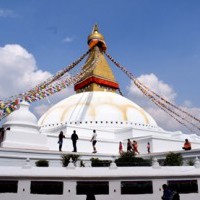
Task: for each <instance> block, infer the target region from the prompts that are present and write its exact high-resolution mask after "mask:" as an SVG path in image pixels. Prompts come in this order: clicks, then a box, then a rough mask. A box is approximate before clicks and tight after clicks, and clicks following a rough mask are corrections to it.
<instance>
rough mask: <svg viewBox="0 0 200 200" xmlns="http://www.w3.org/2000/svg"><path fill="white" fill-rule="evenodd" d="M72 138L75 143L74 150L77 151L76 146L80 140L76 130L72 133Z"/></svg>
mask: <svg viewBox="0 0 200 200" xmlns="http://www.w3.org/2000/svg"><path fill="white" fill-rule="evenodd" d="M71 140H72V144H73V148H74V150H73V152H77V148H76V142H77V140H78V135H77V134H76V131H75V130H74V131H73V133H72V135H71Z"/></svg>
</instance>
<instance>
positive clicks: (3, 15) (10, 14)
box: [0, 9, 16, 18]
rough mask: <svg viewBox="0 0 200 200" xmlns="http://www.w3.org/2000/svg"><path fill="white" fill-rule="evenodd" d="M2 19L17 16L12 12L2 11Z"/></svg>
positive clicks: (0, 13)
mask: <svg viewBox="0 0 200 200" xmlns="http://www.w3.org/2000/svg"><path fill="white" fill-rule="evenodd" d="M0 17H5V18H6V17H16V14H15V13H14V12H13V11H12V10H4V9H0Z"/></svg>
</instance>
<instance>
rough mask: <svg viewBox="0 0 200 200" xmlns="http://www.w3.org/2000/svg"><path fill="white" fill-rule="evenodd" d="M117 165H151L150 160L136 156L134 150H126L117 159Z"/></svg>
mask: <svg viewBox="0 0 200 200" xmlns="http://www.w3.org/2000/svg"><path fill="white" fill-rule="evenodd" d="M115 163H116V165H117V166H150V165H151V164H150V160H146V159H143V158H140V157H135V154H133V153H132V152H124V153H122V154H121V155H120V157H119V158H118V159H116V160H115Z"/></svg>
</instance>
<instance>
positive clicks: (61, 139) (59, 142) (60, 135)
mask: <svg viewBox="0 0 200 200" xmlns="http://www.w3.org/2000/svg"><path fill="white" fill-rule="evenodd" d="M63 138H65V135H64V134H63V131H60V134H59V136H58V144H59V151H62V144H63Z"/></svg>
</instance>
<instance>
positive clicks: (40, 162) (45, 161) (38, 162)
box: [35, 160, 49, 167]
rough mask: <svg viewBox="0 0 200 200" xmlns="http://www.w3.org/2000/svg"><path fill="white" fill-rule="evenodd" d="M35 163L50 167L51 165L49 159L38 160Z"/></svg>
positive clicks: (39, 165) (38, 165)
mask: <svg viewBox="0 0 200 200" xmlns="http://www.w3.org/2000/svg"><path fill="white" fill-rule="evenodd" d="M35 165H36V166H37V167H48V166H49V161H47V160H38V161H36V162H35Z"/></svg>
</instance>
